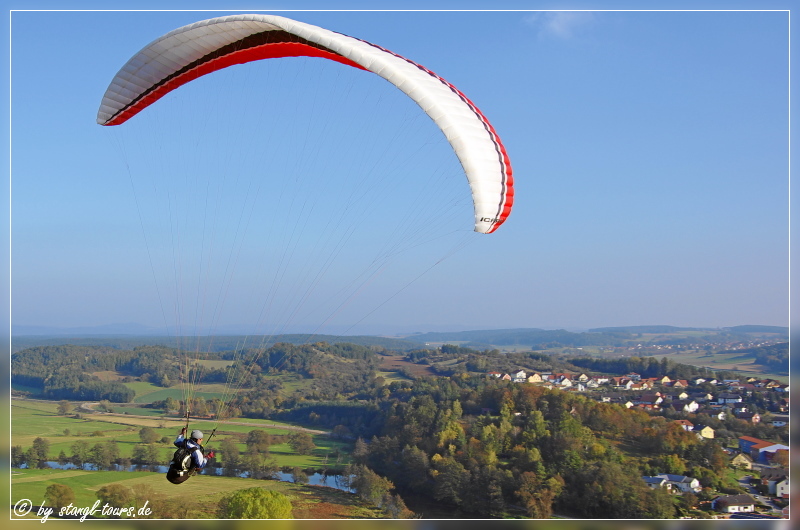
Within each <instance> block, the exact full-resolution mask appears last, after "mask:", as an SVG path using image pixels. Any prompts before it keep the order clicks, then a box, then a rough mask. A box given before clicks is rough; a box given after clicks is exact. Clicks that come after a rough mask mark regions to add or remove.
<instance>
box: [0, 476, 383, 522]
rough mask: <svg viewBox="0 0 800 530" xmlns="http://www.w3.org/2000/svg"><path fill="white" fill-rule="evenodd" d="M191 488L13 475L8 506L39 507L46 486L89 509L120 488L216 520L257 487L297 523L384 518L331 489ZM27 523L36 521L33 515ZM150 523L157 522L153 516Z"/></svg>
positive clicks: (208, 482)
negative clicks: (288, 505)
mask: <svg viewBox="0 0 800 530" xmlns="http://www.w3.org/2000/svg"><path fill="white" fill-rule="evenodd" d="M190 481H191V483H190V484H191V485H189V484H188V483H187V484H181V485H174V484H171V483H169V482H168V481H167V480H166V479H165V478H164V475H163V474H161V473H152V472H144V471H142V472H126V471H81V470H57V469H31V470H28V469H20V470H17V469H15V470H12V475H11V501H12V504H13V503H15V502H16V501H18V500H20V499H30V500H31V501H32V502H33V504H34V505H36V506H38V505H40V504H42V501H43V499H44V492H45V490H46V489H47V487H48V486H49V485H51V484H64V485H66V486H69V487H70V488H71V489H72V491H73V492H74V494H75V501H74V502H73V505H74V506H76V507H79V508H80V507H91V506H92V505H93V504H94V503H95V501H96V500H97V491H98V490H99V489H100V488H102V487H103V486H105V485H108V484H120V485H122V486H125V487H127V488H130V489H131V490H133V491H135V492H137V494H139V496H140V497H142V498H144V499H145V500H148V501H149V503H152V504H149V505H150V506H155V507H156V509H157V507H158V504H157V502H156V501H158V500H163V499H167V500H170V501H173V502H177V503H178V504H180V505H182V506H184V507H185V508H186V509H188V510H189V513H188V515H189V516H190V517H191V518H215V516H216V514H215V511H216V507H217V503H218V502H219V500H220V499H221V498H222V497H223V496H224V495H227V494H229V493H231V492H234V491H237V490H241V489H246V488H252V487H260V488H265V489H268V490H273V491H278V492H280V493H283V494H284V495H286V496H288V497H289V499H290V501H291V502H292V507H293V515H294V517H295V518H296V519H337V518H354V519H361V518H364V519H368V518H369V519H372V518H380V517H383V515H382V514H381V512H380V510H378V509H376V508H374V507H372V506H369V505H368V504H367V503H365V502H363V501H361V500H360V499H359V498H358V496H356V495H354V494H351V493H347V492H343V491H340V490H337V489H334V488H329V487H320V486H309V485H303V484H294V483H290V482H280V481H276V480H256V479H247V478H230V477H217V476H210V475H197V476H194V477H192V478H191V479H190ZM25 518H26V519H40V518H39V517H37V516H36V513H35V511H34V512H33V513H31V514H29V515H28V516H27V517H25ZM152 518H162V517H161V516H160V515H159V513H156V512H155V511H154V512H153V513H152Z"/></svg>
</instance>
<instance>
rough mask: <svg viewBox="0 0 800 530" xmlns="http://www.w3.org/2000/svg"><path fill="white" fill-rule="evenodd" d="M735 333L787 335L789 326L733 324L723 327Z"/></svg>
mask: <svg viewBox="0 0 800 530" xmlns="http://www.w3.org/2000/svg"><path fill="white" fill-rule="evenodd" d="M723 329H727V330H730V331H733V332H735V333H780V334H782V335H789V328H788V327H783V326H733V327H732V328H723Z"/></svg>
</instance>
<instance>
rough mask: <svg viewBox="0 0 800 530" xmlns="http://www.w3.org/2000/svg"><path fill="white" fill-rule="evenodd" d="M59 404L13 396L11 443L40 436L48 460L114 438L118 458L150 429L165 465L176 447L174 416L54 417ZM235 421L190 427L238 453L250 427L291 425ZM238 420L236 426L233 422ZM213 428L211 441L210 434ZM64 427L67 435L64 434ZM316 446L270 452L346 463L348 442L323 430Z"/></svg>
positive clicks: (289, 462) (306, 464) (277, 429)
mask: <svg viewBox="0 0 800 530" xmlns="http://www.w3.org/2000/svg"><path fill="white" fill-rule="evenodd" d="M57 407H58V404H57V403H55V402H46V401H33V400H21V399H15V400H12V402H11V421H12V423H11V425H12V431H11V445H12V446H13V445H19V446H22V448H23V449H27V448H29V447H30V446H31V445H32V444H33V440H34V438H36V437H41V438H45V439H47V440H48V441H49V442H50V459H51V460H56V459H57V457H58V454H59V453H60V452H61V451H64V453H65V454H66V455H67V456H70V455H72V452H73V451H72V446H73V444H75V442H77V441H78V440H84V441H86V442H88V443H89V444H90V445H94V444H95V443H98V442H106V441H109V440H114V441H115V442H116V443H117V446H118V448H119V451H120V456H121V457H123V458H130V457H131V456H132V454H133V449H134V447H135V446H136V445H138V444H140V443H141V440H140V438H139V430H140V429H141V428H142V427H151V428H153V429H155V431H156V432H157V433H158V435H159V437H167V438H168V439H169V441H168V442H166V443H160V442H159V443H158V446H159V452H160V454H161V457H162V459H163V461H164V462H165V463H167V462H169V459H170V458H171V457H172V453H173V451H174V450H175V449H174V447H173V445H172V440H174V438H175V436H176V435H177V434H178V432H179V431H180V429H181V427H182V426H183V420H181V419H179V418H170V419H165V418H159V417H152V418H138V417H133V416H127V415H121V414H83V415H81V417H80V418H76V417H74V416H59V415H58V414H57V413H56V410H57ZM235 422H236V423H220V424H217V423H216V422H213V421H209V420H193V421H192V423H191V426H190V428H192V429H200V430H201V431H203V432H204V433H206V444H207V447H208V448H209V449H214V448H215V447H216V448H218V447H219V444H220V443H221V442H222V440H224V439H226V438H233V439H234V440H235V441H237V442H239V443H237V446H238V447H239V449H240V450H241V451H244V450H245V448H246V446H245V445H244V443H241V442H242V440H243V437H245V436H246V434H247V433H248V432H250V431H252V430H254V429H261V430H264V431H266V432H268V433H270V434H273V435H286V434H290V433H292V432H295V431H294V430H292V429H290V428H291V427H296V426H293V425H290V424H287V423H281V422H275V421H272V420H259V419H249V418H240V419H237V420H235ZM237 423H238V424H237ZM215 426H217V432H216V433H215V436H214V438H213V439H211V440H210V443H209V437H210V434H211V432H212V430H213V429H214V427H215ZM66 430H68V431H69V434H65V432H66ZM312 438H313V439H314V444H315V445H316V446H317V448H316V449H315V450H314V451H313V453H312V454H310V455H299V454H296V453H294V452H293V451H292V449H291V448H290V447H289V445H288V444H287V443H279V444H275V445H272V446H271V447H270V453H271V454H272V455H273V456H274V457H275V460H276V462H277V464H278V465H279V466H281V467H284V466H290V467H294V466H300V467H302V468H322V467H324V466H325V461H326V460H325V459H326V456H327V457H328V460H327V462H328V465H329V466H332V465H334V464H335V463H336V459H335V457H334V456H333V454H332V453H334V452H335V451H339V452H340V453H342V457H341V460H340V462H339V465H345V464H347V463H349V452H350V446H349V444H347V443H343V442H341V441H339V440H334V439H332V438H330V437H328V436H327V435H324V434H312Z"/></svg>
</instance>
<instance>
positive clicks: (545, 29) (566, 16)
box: [525, 11, 595, 39]
mask: <svg viewBox="0 0 800 530" xmlns="http://www.w3.org/2000/svg"><path fill="white" fill-rule="evenodd" d="M594 20H595V14H594V13H590V12H586V11H549V12H543V13H533V14H531V15H529V16H528V17H526V18H525V22H526V23H527V24H529V25H531V26H533V27H534V28H536V29H537V30H538V33H539V36H540V37H556V38H559V39H571V38H572V37H574V36H575V35H577V33H578V32H579V31H581V30H583V29H584V28H586V27H587V26H589V25H590V24H591V23H592V22H593V21H594Z"/></svg>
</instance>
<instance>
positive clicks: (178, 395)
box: [124, 361, 227, 403]
mask: <svg viewBox="0 0 800 530" xmlns="http://www.w3.org/2000/svg"><path fill="white" fill-rule="evenodd" d="M204 362H212V361H204ZM222 362H227V361H222ZM124 385H125V386H126V387H128V388H130V389H131V390H133V391H134V392H136V397H135V398H134V400H133V402H134V403H153V402H154V401H163V400H165V399H167V398H168V397H171V398H173V399H177V400H183V399H184V397H185V396H184V388H183V385H182V384H177V385H173V386H171V387H168V388H164V387H162V386H158V385H155V384H153V383H149V382H146V381H134V382H132V383H124ZM225 391H226V386H225V385H224V384H221V383H212V384H203V383H198V384H196V385H194V396H195V397H203V398H205V399H213V398H220V399H221V398H223V397H224V395H225Z"/></svg>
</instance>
